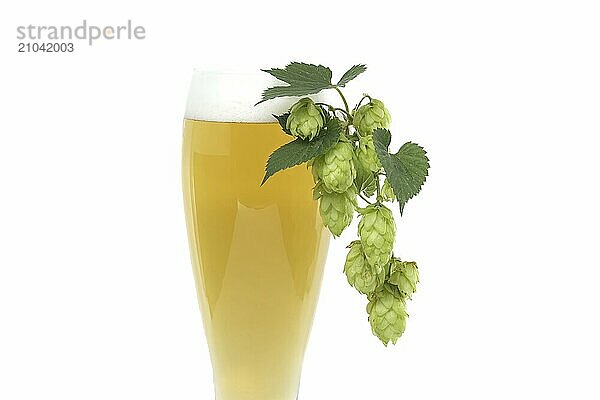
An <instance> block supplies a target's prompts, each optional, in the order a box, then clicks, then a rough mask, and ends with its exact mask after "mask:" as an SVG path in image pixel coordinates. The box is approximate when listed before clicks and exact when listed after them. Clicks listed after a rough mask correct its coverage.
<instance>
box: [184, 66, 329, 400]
mask: <svg viewBox="0 0 600 400" xmlns="http://www.w3.org/2000/svg"><path fill="white" fill-rule="evenodd" d="M272 79H273V78H270V77H269V76H268V75H267V74H265V73H261V72H260V71H258V72H257V73H239V72H203V71H195V72H194V75H193V78H192V83H191V87H190V92H189V97H188V103H187V108H186V114H185V120H184V124H183V193H184V201H185V214H186V221H187V229H188V237H189V244H190V252H191V258H192V265H193V270H194V276H195V281H196V282H195V283H196V291H197V295H198V301H199V304H200V309H201V313H202V317H203V322H204V330H205V334H206V339H207V342H208V346H209V350H210V356H211V361H212V367H213V381H214V386H215V396H216V400H295V399H296V398H297V395H298V386H299V381H300V373H301V369H302V361H303V357H304V350H305V348H306V343H307V340H308V336H309V332H310V329H311V325H312V320H313V315H314V312H315V307H316V304H317V299H318V295H319V290H320V284H321V277H322V274H323V266H324V264H325V258H326V254H327V247H328V243H329V234H328V233H327V232H326V230H325V229H324V227H323V225H322V223H321V219H320V216H319V212H318V207H317V202H316V201H314V200H313V199H312V187H313V185H314V183H313V179H312V175H311V172H310V170H309V169H308V168H307V166H306V165H300V166H297V167H294V168H291V169H288V170H285V171H282V172H280V173H278V174H276V175H275V176H273V177H271V178H270V179H269V180H268V181H267V182H266V183H265V184H264V185H263V186H261V181H262V178H263V176H264V166H265V163H266V161H267V158H268V156H269V154H271V152H272V151H273V150H275V149H276V148H278V147H280V146H281V145H283V144H285V143H286V142H288V141H290V140H291V139H293V138H292V137H290V136H288V135H285V134H284V133H283V132H282V130H281V127H280V126H279V125H278V123H277V122H276V120H275V118H274V117H273V116H272V114H280V113H283V112H285V111H286V110H287V109H288V108H289V106H290V105H291V104H292V103H293V102H294V101H295V100H296V99H289V98H288V99H276V100H273V101H270V102H267V103H261V104H259V105H258V106H255V103H256V102H257V100H258V99H259V98H260V94H261V92H262V91H263V90H264V89H265V88H267V87H269V86H273V85H275V84H277V83H278V82H277V81H273V80H272ZM279 83H280V82H279Z"/></svg>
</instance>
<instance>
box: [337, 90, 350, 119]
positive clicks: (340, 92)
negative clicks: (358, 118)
mask: <svg viewBox="0 0 600 400" xmlns="http://www.w3.org/2000/svg"><path fill="white" fill-rule="evenodd" d="M335 90H336V92H338V93H339V94H340V97H341V98H342V101H343V102H344V107H345V108H346V114H348V116H350V107H348V102H347V101H346V98H345V97H344V94H343V93H342V91H341V90H340V88H338V87H336V88H335Z"/></svg>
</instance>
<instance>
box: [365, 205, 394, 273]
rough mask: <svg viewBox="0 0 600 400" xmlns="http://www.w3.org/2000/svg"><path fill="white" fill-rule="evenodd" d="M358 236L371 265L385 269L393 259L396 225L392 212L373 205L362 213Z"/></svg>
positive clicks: (383, 207)
mask: <svg viewBox="0 0 600 400" xmlns="http://www.w3.org/2000/svg"><path fill="white" fill-rule="evenodd" d="M360 213H361V214H362V218H361V220H360V223H359V224H358V235H359V236H360V241H361V243H362V246H363V250H364V252H365V256H366V257H367V261H368V262H369V264H371V265H373V266H376V265H379V266H381V267H384V266H385V265H386V264H387V263H388V262H389V261H390V258H391V257H392V249H393V247H394V236H395V235H396V225H395V224H394V217H393V216H392V212H391V211H390V210H389V209H388V208H386V207H385V206H382V205H378V204H372V205H370V206H368V207H366V208H364V209H362V210H361V211H360Z"/></svg>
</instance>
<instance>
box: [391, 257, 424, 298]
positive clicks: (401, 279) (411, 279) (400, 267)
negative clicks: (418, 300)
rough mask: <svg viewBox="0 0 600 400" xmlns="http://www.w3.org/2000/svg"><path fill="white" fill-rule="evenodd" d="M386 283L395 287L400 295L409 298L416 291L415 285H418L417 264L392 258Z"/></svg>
mask: <svg viewBox="0 0 600 400" xmlns="http://www.w3.org/2000/svg"><path fill="white" fill-rule="evenodd" d="M388 282H389V283H390V284H392V285H396V287H397V288H398V290H399V291H400V293H401V294H403V295H404V296H406V297H408V298H410V297H411V296H412V294H413V293H414V292H415V291H416V290H417V283H419V270H418V269H417V263H415V262H412V261H400V260H398V259H397V258H393V259H392V260H391V261H390V277H389V279H388Z"/></svg>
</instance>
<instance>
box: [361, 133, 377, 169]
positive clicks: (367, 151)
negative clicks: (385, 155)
mask: <svg viewBox="0 0 600 400" xmlns="http://www.w3.org/2000/svg"><path fill="white" fill-rule="evenodd" d="M356 156H357V157H358V161H359V162H360V163H361V164H362V165H363V166H364V167H365V168H366V169H368V170H369V171H373V172H377V171H379V170H380V169H381V163H380V162H379V158H378V157H377V153H376V152H375V145H374V144H373V135H370V134H369V135H365V136H362V137H361V138H360V139H359V141H358V149H357V150H356Z"/></svg>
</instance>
